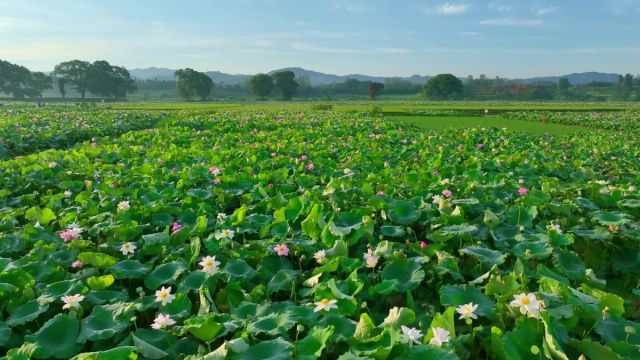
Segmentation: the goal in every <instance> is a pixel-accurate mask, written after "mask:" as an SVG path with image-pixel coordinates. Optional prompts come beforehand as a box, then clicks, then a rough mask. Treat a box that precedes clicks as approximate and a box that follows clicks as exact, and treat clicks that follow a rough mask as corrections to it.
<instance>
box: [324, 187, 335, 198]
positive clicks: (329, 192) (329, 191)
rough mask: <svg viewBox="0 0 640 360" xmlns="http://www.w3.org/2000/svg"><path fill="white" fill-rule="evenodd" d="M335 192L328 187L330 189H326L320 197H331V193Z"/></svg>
mask: <svg viewBox="0 0 640 360" xmlns="http://www.w3.org/2000/svg"><path fill="white" fill-rule="evenodd" d="M335 191H336V190H335V189H334V188H332V187H330V188H327V189H326V190H325V191H323V192H322V195H324V196H331V195H333V193H334V192H335Z"/></svg>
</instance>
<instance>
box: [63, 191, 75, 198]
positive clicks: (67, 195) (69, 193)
mask: <svg viewBox="0 0 640 360" xmlns="http://www.w3.org/2000/svg"><path fill="white" fill-rule="evenodd" d="M63 194H64V197H69V196H71V195H73V193H72V192H71V191H69V190H65V192H64V193H63Z"/></svg>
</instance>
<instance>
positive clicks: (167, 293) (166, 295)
mask: <svg viewBox="0 0 640 360" xmlns="http://www.w3.org/2000/svg"><path fill="white" fill-rule="evenodd" d="M175 298H176V296H175V295H173V294H171V286H169V287H168V288H166V287H164V286H163V287H162V288H161V289H160V290H157V291H156V301H157V302H160V303H162V306H165V305H167V304H169V303H170V302H172V301H173V300H174V299H175Z"/></svg>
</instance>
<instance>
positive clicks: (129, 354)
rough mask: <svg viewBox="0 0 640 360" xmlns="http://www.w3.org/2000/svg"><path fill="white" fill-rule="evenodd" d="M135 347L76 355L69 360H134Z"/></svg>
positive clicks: (122, 347) (135, 356)
mask: <svg viewBox="0 0 640 360" xmlns="http://www.w3.org/2000/svg"><path fill="white" fill-rule="evenodd" d="M137 358H138V356H137V355H136V348H135V346H120V347H117V348H113V349H110V350H105V351H95V352H88V353H82V354H78V355H76V356H74V357H72V358H71V359H70V360H136V359H137Z"/></svg>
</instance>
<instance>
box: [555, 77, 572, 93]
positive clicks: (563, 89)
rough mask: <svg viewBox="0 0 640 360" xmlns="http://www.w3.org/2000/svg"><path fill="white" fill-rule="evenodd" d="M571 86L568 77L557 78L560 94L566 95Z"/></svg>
mask: <svg viewBox="0 0 640 360" xmlns="http://www.w3.org/2000/svg"><path fill="white" fill-rule="evenodd" d="M570 87H571V83H569V79H567V78H566V77H563V78H560V80H558V93H559V94H560V96H567V95H568V94H569V88H570Z"/></svg>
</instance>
